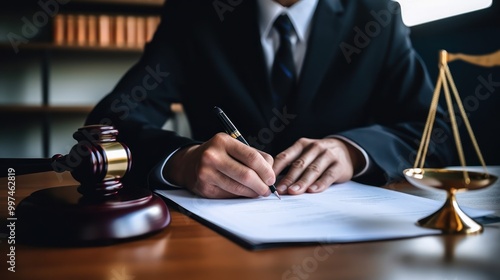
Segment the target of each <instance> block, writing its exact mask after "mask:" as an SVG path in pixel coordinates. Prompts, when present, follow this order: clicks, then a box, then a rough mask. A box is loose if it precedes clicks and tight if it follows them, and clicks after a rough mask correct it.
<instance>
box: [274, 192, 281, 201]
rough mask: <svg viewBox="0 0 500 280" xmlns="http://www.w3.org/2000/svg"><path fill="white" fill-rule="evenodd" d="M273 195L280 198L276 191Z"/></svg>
mask: <svg viewBox="0 0 500 280" xmlns="http://www.w3.org/2000/svg"><path fill="white" fill-rule="evenodd" d="M274 195H275V196H276V197H277V198H278V199H279V200H281V197H280V195H279V194H278V192H274Z"/></svg>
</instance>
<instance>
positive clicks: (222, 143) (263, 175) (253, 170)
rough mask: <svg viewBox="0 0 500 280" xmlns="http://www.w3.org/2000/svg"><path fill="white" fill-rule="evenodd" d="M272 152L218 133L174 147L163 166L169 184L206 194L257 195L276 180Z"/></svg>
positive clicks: (262, 192)
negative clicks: (260, 149) (193, 143)
mask: <svg viewBox="0 0 500 280" xmlns="http://www.w3.org/2000/svg"><path fill="white" fill-rule="evenodd" d="M273 162H274V159H273V157H272V156H271V155H269V154H266V153H263V152H260V151H258V150H257V149H255V148H252V147H250V146H247V145H244V144H242V143H241V142H239V141H234V139H232V138H231V137H229V136H228V135H227V134H226V133H217V134H215V135H214V136H213V137H212V138H210V139H209V140H207V141H205V142H204V143H201V144H196V145H192V146H187V147H183V148H181V149H179V150H178V151H176V152H175V153H174V154H173V155H172V156H171V158H169V159H168V160H167V162H166V165H165V167H164V168H163V177H164V178H165V179H166V180H167V181H168V182H169V183H170V184H172V185H176V186H179V187H183V188H186V189H188V190H190V191H192V192H193V193H196V194H198V195H200V196H202V197H207V198H234V197H259V196H268V195H270V194H271V191H270V189H269V185H272V184H273V183H275V181H276V175H275V172H274V170H273Z"/></svg>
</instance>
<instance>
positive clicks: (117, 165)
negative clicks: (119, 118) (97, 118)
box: [52, 125, 132, 197]
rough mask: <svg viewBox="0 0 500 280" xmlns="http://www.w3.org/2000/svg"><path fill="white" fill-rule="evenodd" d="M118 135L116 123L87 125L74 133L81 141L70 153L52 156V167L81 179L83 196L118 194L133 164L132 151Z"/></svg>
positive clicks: (80, 188) (75, 137) (79, 180)
mask: <svg viewBox="0 0 500 280" xmlns="http://www.w3.org/2000/svg"><path fill="white" fill-rule="evenodd" d="M117 135H118V130H116V129H115V128H114V127H113V126H106V125H89V126H84V127H82V128H80V129H78V131H77V132H75V133H74V134H73V138H74V139H75V140H77V141H78V143H77V144H76V145H74V146H73V148H72V149H71V151H70V152H69V154H68V155H66V156H62V155H55V156H54V157H52V159H53V163H52V167H53V168H54V170H55V171H56V172H63V171H70V172H71V175H72V176H73V178H75V180H77V181H78V182H80V184H81V186H80V187H79V188H78V191H79V192H80V193H81V194H82V195H84V196H88V197H105V196H109V195H113V194H116V193H117V192H118V191H119V190H120V189H121V188H122V187H123V184H122V182H121V179H122V178H123V176H125V174H126V173H127V172H128V171H130V168H131V166H132V156H131V153H130V150H129V148H128V147H127V146H126V145H125V144H122V143H120V142H118V141H117V139H116V136H117Z"/></svg>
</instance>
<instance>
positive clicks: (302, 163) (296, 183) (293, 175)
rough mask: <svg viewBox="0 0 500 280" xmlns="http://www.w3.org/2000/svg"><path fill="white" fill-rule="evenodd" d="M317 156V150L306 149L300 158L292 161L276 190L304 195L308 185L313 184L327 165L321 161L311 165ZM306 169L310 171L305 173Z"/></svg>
mask: <svg viewBox="0 0 500 280" xmlns="http://www.w3.org/2000/svg"><path fill="white" fill-rule="evenodd" d="M318 154H319V151H318V149H315V148H311V147H307V148H306V149H305V150H304V151H303V153H302V154H301V155H300V157H299V158H297V159H296V160H295V161H293V163H292V165H291V166H290V168H289V170H288V172H287V174H285V175H284V176H283V178H282V179H281V180H280V182H279V183H278V190H280V191H283V190H284V188H285V187H286V188H287V191H288V193H290V194H300V193H304V192H305V191H306V189H307V187H309V185H310V183H312V182H314V180H316V179H317V178H318V177H319V173H320V172H321V171H323V170H324V169H325V168H326V167H327V166H328V163H327V162H324V161H323V160H320V161H318V162H315V163H314V164H313V162H314V161H315V160H316V159H317V158H318ZM311 164H313V165H312V166H311ZM307 168H309V169H310V170H309V172H306V171H307ZM306 173H307V174H306ZM302 176H305V177H302Z"/></svg>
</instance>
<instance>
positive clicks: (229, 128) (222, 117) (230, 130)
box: [214, 106, 281, 200]
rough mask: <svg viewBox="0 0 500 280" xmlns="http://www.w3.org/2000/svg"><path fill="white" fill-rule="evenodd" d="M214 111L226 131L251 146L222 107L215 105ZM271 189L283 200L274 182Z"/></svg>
mask: <svg viewBox="0 0 500 280" xmlns="http://www.w3.org/2000/svg"><path fill="white" fill-rule="evenodd" d="M214 113H215V114H216V115H217V117H218V118H219V120H220V122H221V124H222V126H223V127H224V130H225V131H226V133H227V134H229V135H230V136H231V137H233V138H234V139H236V140H238V141H240V142H241V143H243V144H245V145H247V146H250V144H248V142H247V141H246V140H245V138H244V137H243V135H241V133H240V132H239V131H238V129H237V128H236V127H235V126H234V124H233V123H232V122H231V120H230V119H229V118H228V117H227V116H226V114H225V113H224V112H223V111H222V109H221V108H219V107H217V106H216V107H214ZM269 190H271V192H272V193H273V194H274V195H276V197H277V198H279V199H280V200H281V197H280V195H279V194H278V192H277V191H276V187H275V186H274V184H272V185H270V186H269Z"/></svg>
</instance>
